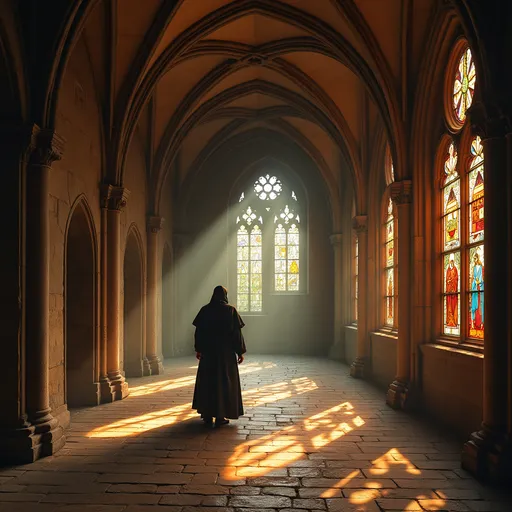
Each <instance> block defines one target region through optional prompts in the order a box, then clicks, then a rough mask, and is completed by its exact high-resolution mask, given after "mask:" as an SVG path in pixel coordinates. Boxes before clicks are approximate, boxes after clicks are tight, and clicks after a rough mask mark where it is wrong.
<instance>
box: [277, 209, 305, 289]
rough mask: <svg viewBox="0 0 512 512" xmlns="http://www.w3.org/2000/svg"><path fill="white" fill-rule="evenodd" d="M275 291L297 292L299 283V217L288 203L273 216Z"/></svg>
mask: <svg viewBox="0 0 512 512" xmlns="http://www.w3.org/2000/svg"><path fill="white" fill-rule="evenodd" d="M274 223H275V224H276V228H275V233H274V250H275V254H274V279H275V291H276V292H286V291H292V292H298V291H299V284H300V266H299V265H300V231H299V223H300V217H299V215H298V214H297V213H295V212H294V211H293V210H291V209H290V208H289V206H288V205H286V206H285V207H284V209H283V210H282V211H281V212H280V213H279V215H276V216H275V218H274Z"/></svg>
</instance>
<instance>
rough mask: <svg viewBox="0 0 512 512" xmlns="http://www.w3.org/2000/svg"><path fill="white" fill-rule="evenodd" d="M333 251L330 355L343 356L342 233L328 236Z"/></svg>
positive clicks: (340, 357) (337, 357)
mask: <svg viewBox="0 0 512 512" xmlns="http://www.w3.org/2000/svg"><path fill="white" fill-rule="evenodd" d="M330 240H331V245H332V248H333V252H334V343H333V346H332V347H331V350H330V357H333V358H335V359H342V358H343V352H344V350H343V328H344V324H343V310H342V307H343V254H342V248H343V245H342V240H343V235H342V234H341V233H336V234H334V235H331V237H330Z"/></svg>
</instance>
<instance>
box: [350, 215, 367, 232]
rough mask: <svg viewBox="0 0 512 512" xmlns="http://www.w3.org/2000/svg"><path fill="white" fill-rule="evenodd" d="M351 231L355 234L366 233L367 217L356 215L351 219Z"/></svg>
mask: <svg viewBox="0 0 512 512" xmlns="http://www.w3.org/2000/svg"><path fill="white" fill-rule="evenodd" d="M352 229H354V230H355V231H356V232H357V233H366V232H367V231H368V215H356V216H355V217H353V218H352Z"/></svg>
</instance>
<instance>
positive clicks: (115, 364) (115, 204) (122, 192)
mask: <svg viewBox="0 0 512 512" xmlns="http://www.w3.org/2000/svg"><path fill="white" fill-rule="evenodd" d="M128 196H129V191H128V190H127V189H125V188H123V187H114V186H110V187H109V197H108V209H107V297H106V298H107V345H108V346H107V375H108V380H109V384H110V389H111V393H112V400H122V399H123V398H125V397H126V396H128V383H127V382H126V381H125V379H124V377H123V375H122V374H121V371H120V368H119V350H120V345H121V340H120V337H119V322H120V321H121V317H122V312H121V279H122V276H121V271H122V269H121V258H120V246H121V210H122V209H123V208H124V207H125V206H126V201H127V199H128Z"/></svg>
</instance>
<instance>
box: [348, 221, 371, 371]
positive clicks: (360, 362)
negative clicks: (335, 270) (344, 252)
mask: <svg viewBox="0 0 512 512" xmlns="http://www.w3.org/2000/svg"><path fill="white" fill-rule="evenodd" d="M353 228H354V229H355V231H356V232H357V239H358V272H357V275H358V298H357V355H356V360H355V361H354V362H353V363H352V365H351V366H350V375H351V376H352V377H356V378H362V377H364V368H365V364H366V358H367V351H366V347H367V337H368V332H367V331H368V325H367V323H368V322H367V319H368V308H367V282H368V217H367V216H366V215H358V216H356V217H354V219H353Z"/></svg>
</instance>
